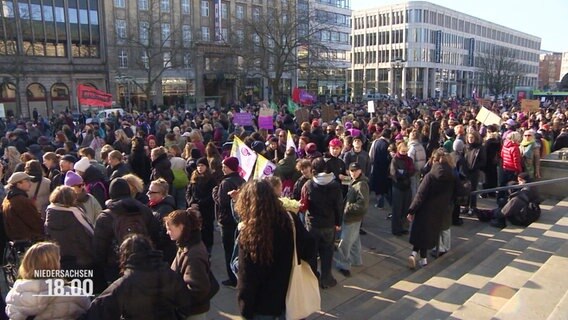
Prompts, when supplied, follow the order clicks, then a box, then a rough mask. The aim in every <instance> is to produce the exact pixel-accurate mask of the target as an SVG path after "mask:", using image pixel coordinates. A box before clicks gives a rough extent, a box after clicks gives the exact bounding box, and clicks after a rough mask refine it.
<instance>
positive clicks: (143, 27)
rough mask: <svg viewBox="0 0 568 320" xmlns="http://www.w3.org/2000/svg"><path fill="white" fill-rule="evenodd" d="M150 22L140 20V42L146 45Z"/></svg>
mask: <svg viewBox="0 0 568 320" xmlns="http://www.w3.org/2000/svg"><path fill="white" fill-rule="evenodd" d="M149 30H150V24H149V23H148V22H147V21H141V22H140V31H139V33H140V43H142V44H143V45H148V39H149Z"/></svg>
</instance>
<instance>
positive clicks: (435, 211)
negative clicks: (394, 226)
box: [408, 163, 456, 249]
mask: <svg viewBox="0 0 568 320" xmlns="http://www.w3.org/2000/svg"><path fill="white" fill-rule="evenodd" d="M455 179H456V178H455V175H454V172H453V169H452V167H451V166H450V165H449V164H447V163H434V164H433V165H432V169H431V170H430V172H429V173H427V174H426V176H425V177H424V180H423V181H422V183H420V185H419V186H418V191H417V193H416V196H415V197H414V199H413V201H412V204H411V205H410V208H409V209H408V211H409V214H411V215H413V216H414V221H413V222H412V227H411V228H412V229H411V231H410V243H411V244H412V245H414V246H416V247H418V248H420V249H429V248H433V247H434V246H436V244H437V243H438V239H439V236H440V231H441V230H442V229H441V224H442V220H443V218H444V216H449V215H451V213H452V210H453V198H454V193H455V188H456V180H455Z"/></svg>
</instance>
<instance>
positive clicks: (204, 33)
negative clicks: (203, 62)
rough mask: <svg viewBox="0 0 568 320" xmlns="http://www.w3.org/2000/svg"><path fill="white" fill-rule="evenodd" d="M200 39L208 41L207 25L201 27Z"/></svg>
mask: <svg viewBox="0 0 568 320" xmlns="http://www.w3.org/2000/svg"><path fill="white" fill-rule="evenodd" d="M201 40H203V41H209V27H201Z"/></svg>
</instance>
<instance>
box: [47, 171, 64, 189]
mask: <svg viewBox="0 0 568 320" xmlns="http://www.w3.org/2000/svg"><path fill="white" fill-rule="evenodd" d="M66 174H67V171H65V172H62V171H60V172H59V173H57V174H56V175H55V176H53V179H52V180H51V183H50V185H49V189H51V191H53V190H55V188H57V187H59V186H62V185H64V183H65V175H66Z"/></svg>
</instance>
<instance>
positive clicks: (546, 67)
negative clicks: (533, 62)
mask: <svg viewBox="0 0 568 320" xmlns="http://www.w3.org/2000/svg"><path fill="white" fill-rule="evenodd" d="M561 64H562V53H561V52H548V53H543V54H541V55H540V61H539V66H538V89H539V90H544V91H548V90H556V87H557V85H556V84H557V82H558V81H560V80H559V79H560V66H561Z"/></svg>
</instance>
